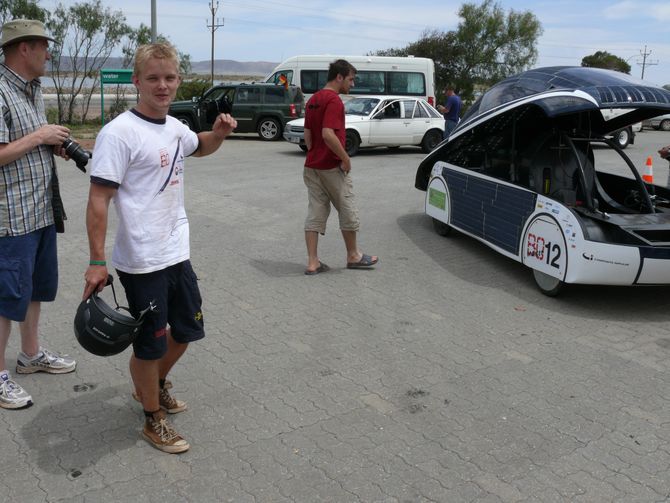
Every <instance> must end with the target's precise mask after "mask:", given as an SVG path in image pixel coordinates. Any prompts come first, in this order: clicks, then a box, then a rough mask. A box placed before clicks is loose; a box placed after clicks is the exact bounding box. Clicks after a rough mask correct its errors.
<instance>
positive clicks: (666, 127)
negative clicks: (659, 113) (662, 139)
mask: <svg viewBox="0 0 670 503" xmlns="http://www.w3.org/2000/svg"><path fill="white" fill-rule="evenodd" d="M659 127H660V128H661V129H662V130H663V131H670V121H669V120H664V121H661V124H660V126H659Z"/></svg>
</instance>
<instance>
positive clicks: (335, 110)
mask: <svg viewBox="0 0 670 503" xmlns="http://www.w3.org/2000/svg"><path fill="white" fill-rule="evenodd" d="M325 127H327V128H330V129H332V130H334V131H335V134H336V135H337V138H338V139H339V140H340V143H342V146H344V141H345V130H344V103H342V100H341V99H340V95H339V94H337V93H336V92H335V91H331V90H330V89H321V90H320V91H317V92H316V93H314V94H313V95H312V97H311V98H310V99H309V101H308V102H307V107H306V110H305V129H309V130H310V132H311V133H312V148H311V149H310V150H309V151H308V152H307V159H306V160H305V166H306V167H308V168H314V169H332V168H336V167H338V166H339V165H340V163H341V162H342V160H341V159H340V158H339V157H337V155H335V153H334V152H333V151H332V150H330V149H329V148H328V145H326V142H324V141H323V136H322V134H321V131H322V129H323V128H325Z"/></svg>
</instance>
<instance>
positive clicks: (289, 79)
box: [265, 70, 293, 84]
mask: <svg viewBox="0 0 670 503" xmlns="http://www.w3.org/2000/svg"><path fill="white" fill-rule="evenodd" d="M282 75H284V76H285V77H286V80H287V82H288V83H289V84H291V83H292V82H293V70H282V71H280V72H275V73H273V74H272V76H271V77H270V78H269V79H267V80H266V81H265V82H270V83H272V84H279V77H281V76H282Z"/></svg>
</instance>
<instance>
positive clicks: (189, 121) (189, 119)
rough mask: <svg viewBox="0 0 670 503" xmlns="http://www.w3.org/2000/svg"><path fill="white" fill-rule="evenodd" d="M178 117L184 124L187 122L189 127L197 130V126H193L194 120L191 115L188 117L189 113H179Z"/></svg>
mask: <svg viewBox="0 0 670 503" xmlns="http://www.w3.org/2000/svg"><path fill="white" fill-rule="evenodd" d="M176 119H177V120H178V121H179V122H181V123H182V124H185V125H186V126H188V128H189V129H190V130H191V131H195V128H194V127H193V120H192V119H191V118H190V117H188V116H187V115H178V116H177V117H176Z"/></svg>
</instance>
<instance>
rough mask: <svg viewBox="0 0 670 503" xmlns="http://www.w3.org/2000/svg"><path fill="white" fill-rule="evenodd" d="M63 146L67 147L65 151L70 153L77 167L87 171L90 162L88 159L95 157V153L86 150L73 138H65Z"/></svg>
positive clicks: (69, 155)
mask: <svg viewBox="0 0 670 503" xmlns="http://www.w3.org/2000/svg"><path fill="white" fill-rule="evenodd" d="M62 147H63V148H64V149H65V153H66V154H67V155H68V157H69V158H70V159H72V160H73V161H74V163H75V164H76V165H77V167H78V168H79V169H80V170H82V171H83V172H84V173H86V165H87V164H88V160H89V159H90V158H91V157H93V154H91V152H89V151H88V150H85V149H84V148H83V147H82V146H81V145H79V143H77V142H76V141H74V140H73V139H72V138H68V139H67V140H65V141H64V142H63V145H62Z"/></svg>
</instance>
